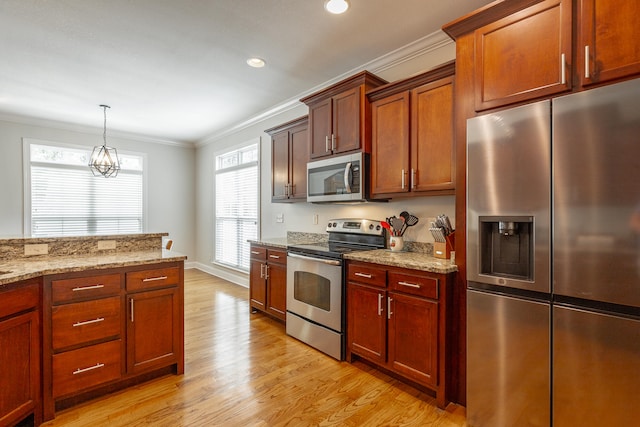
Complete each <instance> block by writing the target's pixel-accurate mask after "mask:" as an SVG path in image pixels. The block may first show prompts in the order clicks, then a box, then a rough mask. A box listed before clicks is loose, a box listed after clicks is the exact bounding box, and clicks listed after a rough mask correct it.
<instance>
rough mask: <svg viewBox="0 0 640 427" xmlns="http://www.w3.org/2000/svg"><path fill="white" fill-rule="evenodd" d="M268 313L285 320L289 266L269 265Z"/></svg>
mask: <svg viewBox="0 0 640 427" xmlns="http://www.w3.org/2000/svg"><path fill="white" fill-rule="evenodd" d="M268 271H269V279H268V280H267V312H268V313H270V314H272V315H273V316H275V317H277V318H279V319H281V320H285V317H286V313H287V265H286V264H275V263H269V267H268Z"/></svg>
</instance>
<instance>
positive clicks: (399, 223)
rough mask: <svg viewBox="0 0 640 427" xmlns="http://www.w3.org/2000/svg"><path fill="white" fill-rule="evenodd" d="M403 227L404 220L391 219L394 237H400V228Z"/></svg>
mask: <svg viewBox="0 0 640 427" xmlns="http://www.w3.org/2000/svg"><path fill="white" fill-rule="evenodd" d="M403 225H404V220H403V219H402V218H396V217H393V218H391V227H393V230H394V231H395V233H396V236H400V235H401V234H400V232H401V231H402V226H403Z"/></svg>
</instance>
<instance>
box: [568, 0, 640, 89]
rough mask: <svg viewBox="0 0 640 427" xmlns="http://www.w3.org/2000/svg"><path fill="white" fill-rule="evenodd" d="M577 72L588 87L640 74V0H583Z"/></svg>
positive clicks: (579, 20)
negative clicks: (638, 18)
mask: <svg viewBox="0 0 640 427" xmlns="http://www.w3.org/2000/svg"><path fill="white" fill-rule="evenodd" d="M578 14H579V15H578V18H579V19H578V37H577V39H578V42H577V61H576V62H577V64H576V72H577V74H578V77H579V80H580V83H581V84H582V85H583V86H587V85H590V84H594V83H601V82H606V81H610V80H615V79H620V78H624V77H628V76H632V75H635V74H639V73H640V42H639V41H640V25H638V23H637V22H636V18H637V17H638V16H639V15H640V2H639V1H638V0H617V1H611V0H582V1H580V2H579V6H578Z"/></svg>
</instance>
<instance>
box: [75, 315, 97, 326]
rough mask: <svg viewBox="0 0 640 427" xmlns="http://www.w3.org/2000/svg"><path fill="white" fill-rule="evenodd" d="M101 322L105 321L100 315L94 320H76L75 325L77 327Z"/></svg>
mask: <svg viewBox="0 0 640 427" xmlns="http://www.w3.org/2000/svg"><path fill="white" fill-rule="evenodd" d="M100 322H104V317H98V318H97V319H93V320H85V321H84V322H76V323H74V324H73V327H74V328H75V327H76V326H84V325H90V324H92V323H100Z"/></svg>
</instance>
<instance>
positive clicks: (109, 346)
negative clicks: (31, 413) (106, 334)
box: [53, 340, 122, 398]
mask: <svg viewBox="0 0 640 427" xmlns="http://www.w3.org/2000/svg"><path fill="white" fill-rule="evenodd" d="M121 371H122V358H121V341H120V340H115V341H109V342H106V343H103V344H97V345H92V346H89V347H84V348H81V349H78V350H73V351H67V352H65V353H60V354H56V355H54V356H53V397H54V398H56V397H60V396H65V395H68V394H72V393H76V392H79V391H82V390H84V389H86V388H89V387H93V386H96V385H99V384H103V383H106V382H109V381H112V380H117V379H118V378H120V372H121Z"/></svg>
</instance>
